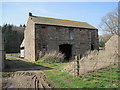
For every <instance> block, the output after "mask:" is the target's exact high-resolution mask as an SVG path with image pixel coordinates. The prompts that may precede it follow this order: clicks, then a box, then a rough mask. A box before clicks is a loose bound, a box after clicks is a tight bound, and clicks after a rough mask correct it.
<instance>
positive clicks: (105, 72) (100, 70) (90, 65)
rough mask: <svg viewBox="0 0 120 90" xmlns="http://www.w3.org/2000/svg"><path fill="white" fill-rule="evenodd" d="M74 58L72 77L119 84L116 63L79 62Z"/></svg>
mask: <svg viewBox="0 0 120 90" xmlns="http://www.w3.org/2000/svg"><path fill="white" fill-rule="evenodd" d="M80 60H81V59H80V57H78V56H75V60H74V75H77V76H79V77H82V78H83V77H84V78H90V79H96V80H104V81H111V82H117V83H120V80H119V75H120V73H119V72H120V71H119V69H118V62H116V61H92V60H91V61H90V60H89V61H85V62H84V61H80Z"/></svg>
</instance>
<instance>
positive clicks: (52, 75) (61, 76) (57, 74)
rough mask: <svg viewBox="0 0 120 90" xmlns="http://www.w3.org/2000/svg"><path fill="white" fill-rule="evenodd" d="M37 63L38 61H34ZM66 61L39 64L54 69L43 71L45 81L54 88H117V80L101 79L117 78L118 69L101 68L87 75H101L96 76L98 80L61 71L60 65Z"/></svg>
mask: <svg viewBox="0 0 120 90" xmlns="http://www.w3.org/2000/svg"><path fill="white" fill-rule="evenodd" d="M36 64H39V63H36ZM67 64H68V63H53V64H49V63H41V64H39V65H43V66H47V67H51V68H54V69H51V70H47V71H44V72H45V74H46V76H47V79H46V81H47V82H48V83H50V84H51V86H52V87H54V88H117V87H118V81H106V80H103V79H113V80H118V76H117V75H118V73H117V72H118V69H117V68H113V69H110V70H108V69H107V70H103V72H98V73H93V74H90V75H89V76H91V77H96V76H95V75H96V74H97V75H101V76H99V77H97V78H101V79H99V80H97V79H93V78H86V77H77V76H73V75H70V74H68V73H67V72H61V70H62V67H64V66H65V65H67ZM111 72H112V73H113V75H112V76H115V77H112V78H109V76H110V75H109V73H111Z"/></svg>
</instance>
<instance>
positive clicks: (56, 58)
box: [37, 51, 64, 63]
mask: <svg viewBox="0 0 120 90" xmlns="http://www.w3.org/2000/svg"><path fill="white" fill-rule="evenodd" d="M63 60H64V54H62V53H60V52H56V51H53V52H50V53H47V54H45V55H44V56H43V57H42V58H40V59H39V60H38V61H37V62H38V63H39V62H40V63H60V62H63Z"/></svg>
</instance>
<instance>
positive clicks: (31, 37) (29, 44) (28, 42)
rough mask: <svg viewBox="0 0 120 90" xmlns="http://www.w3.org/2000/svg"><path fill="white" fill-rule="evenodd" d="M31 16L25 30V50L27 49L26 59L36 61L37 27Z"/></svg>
mask: <svg viewBox="0 0 120 90" xmlns="http://www.w3.org/2000/svg"><path fill="white" fill-rule="evenodd" d="M31 19H32V18H31V17H29V19H28V22H27V26H26V29H25V31H24V39H25V41H24V44H25V47H24V50H25V52H24V53H25V56H24V57H25V59H28V60H31V61H35V28H34V23H33V22H32V20H31Z"/></svg>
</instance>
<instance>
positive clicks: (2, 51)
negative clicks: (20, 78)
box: [0, 30, 5, 70]
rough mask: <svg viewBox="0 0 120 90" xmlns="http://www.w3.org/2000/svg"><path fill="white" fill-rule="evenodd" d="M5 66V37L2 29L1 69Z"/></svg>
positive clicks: (0, 41)
mask: <svg viewBox="0 0 120 90" xmlns="http://www.w3.org/2000/svg"><path fill="white" fill-rule="evenodd" d="M4 67H5V50H4V38H3V35H2V31H1V30H0V70H2V69H4Z"/></svg>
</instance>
